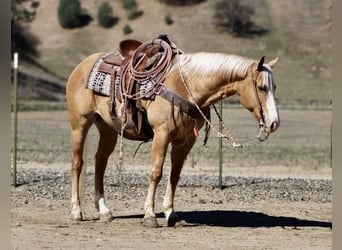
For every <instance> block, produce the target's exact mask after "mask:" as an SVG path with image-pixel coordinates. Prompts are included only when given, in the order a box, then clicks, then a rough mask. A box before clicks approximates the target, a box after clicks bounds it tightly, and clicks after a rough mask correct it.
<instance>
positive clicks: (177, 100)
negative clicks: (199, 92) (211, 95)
mask: <svg viewBox="0 0 342 250" xmlns="http://www.w3.org/2000/svg"><path fill="white" fill-rule="evenodd" d="M158 95H160V96H161V97H162V98H164V99H165V100H167V101H169V102H170V103H172V104H173V105H175V106H176V107H178V108H179V109H180V110H181V111H182V112H184V113H187V114H188V115H189V116H191V117H192V118H194V119H196V118H200V117H202V116H201V114H200V113H199V112H198V110H197V108H196V106H195V105H194V104H192V103H191V102H189V101H188V100H186V99H185V98H184V97H182V96H181V95H179V94H177V93H176V92H174V91H172V90H171V89H169V88H167V87H166V86H164V85H163V86H161V87H160V89H159V91H158ZM202 111H203V113H204V114H205V116H206V117H207V118H210V108H209V107H206V108H203V109H202Z"/></svg>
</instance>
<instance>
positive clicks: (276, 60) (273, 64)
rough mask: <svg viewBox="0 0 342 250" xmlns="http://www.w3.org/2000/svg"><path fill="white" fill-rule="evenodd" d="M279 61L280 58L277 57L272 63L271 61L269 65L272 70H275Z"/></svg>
mask: <svg viewBox="0 0 342 250" xmlns="http://www.w3.org/2000/svg"><path fill="white" fill-rule="evenodd" d="M278 61H279V58H278V57H276V58H274V59H273V60H272V61H270V62H269V63H267V65H268V66H270V67H271V68H273V67H274V66H275V65H276V64H277V62H278Z"/></svg>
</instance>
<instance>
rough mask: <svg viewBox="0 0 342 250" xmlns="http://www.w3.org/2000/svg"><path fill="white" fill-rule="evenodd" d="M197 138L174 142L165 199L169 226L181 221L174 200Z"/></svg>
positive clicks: (164, 206) (165, 212) (164, 204)
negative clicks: (184, 166)
mask: <svg viewBox="0 0 342 250" xmlns="http://www.w3.org/2000/svg"><path fill="white" fill-rule="evenodd" d="M195 140H196V139H195V137H193V138H187V143H186V144H181V145H179V144H178V145H177V144H174V143H173V144H172V150H171V172H170V176H169V180H168V184H167V188H166V193H165V197H164V201H163V209H164V214H165V218H166V221H167V225H168V226H169V227H172V226H175V224H176V223H177V222H178V221H179V218H178V216H177V214H176V213H175V211H174V208H173V201H174V197H175V192H176V187H177V184H178V181H179V177H180V173H181V170H182V167H183V164H184V161H185V159H186V157H187V155H188V153H189V152H190V150H191V148H192V146H193V145H194V143H195Z"/></svg>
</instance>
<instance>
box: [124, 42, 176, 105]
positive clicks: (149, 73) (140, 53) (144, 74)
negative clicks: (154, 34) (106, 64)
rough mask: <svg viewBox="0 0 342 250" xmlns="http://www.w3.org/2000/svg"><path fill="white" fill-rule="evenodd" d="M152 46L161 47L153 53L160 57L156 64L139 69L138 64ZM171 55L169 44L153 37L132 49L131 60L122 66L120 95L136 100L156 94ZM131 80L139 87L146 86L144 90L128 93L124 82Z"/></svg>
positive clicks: (169, 63) (168, 65)
mask: <svg viewBox="0 0 342 250" xmlns="http://www.w3.org/2000/svg"><path fill="white" fill-rule="evenodd" d="M156 45H157V46H156ZM153 46H156V48H155V49H157V48H158V46H159V51H160V50H161V49H162V51H160V53H159V52H157V53H155V55H153V56H160V58H159V59H157V60H156V64H155V65H153V66H151V68H150V69H147V68H144V69H142V70H141V69H139V66H140V65H141V64H142V63H143V62H144V60H148V59H147V57H148V55H147V53H146V52H147V51H148V50H149V49H153ZM172 55H173V52H172V47H171V45H170V44H168V43H167V42H165V41H164V40H162V39H154V40H152V41H151V42H146V43H143V44H142V45H140V46H139V48H138V49H136V50H135V51H134V54H133V56H132V58H131V60H130V61H129V62H128V63H127V64H126V65H125V66H124V67H123V71H122V79H121V91H122V96H123V97H126V98H128V99H132V100H138V99H142V98H145V97H150V96H153V95H154V94H156V92H157V90H158V89H159V87H160V86H161V85H162V83H163V81H164V79H165V75H166V73H167V72H168V69H169V68H170V66H171V60H172ZM153 56H152V57H153ZM132 80H134V81H135V82H136V83H137V84H139V85H140V87H141V86H143V85H148V86H147V87H146V88H144V91H142V90H140V91H138V92H136V93H133V94H131V93H129V90H128V89H126V88H125V87H126V86H129V85H126V86H125V83H126V82H130V81H132Z"/></svg>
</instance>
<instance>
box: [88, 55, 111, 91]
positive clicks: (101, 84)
mask: <svg viewBox="0 0 342 250" xmlns="http://www.w3.org/2000/svg"><path fill="white" fill-rule="evenodd" d="M103 57H105V56H103ZM103 57H101V58H99V59H98V60H97V61H96V63H95V64H94V66H93V68H92V70H91V71H90V74H89V77H88V82H87V85H86V88H88V89H91V90H93V91H94V92H96V93H99V94H102V95H106V96H110V94H111V88H112V86H111V76H110V74H107V73H103V72H100V71H99V66H100V64H101V63H102V62H103Z"/></svg>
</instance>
